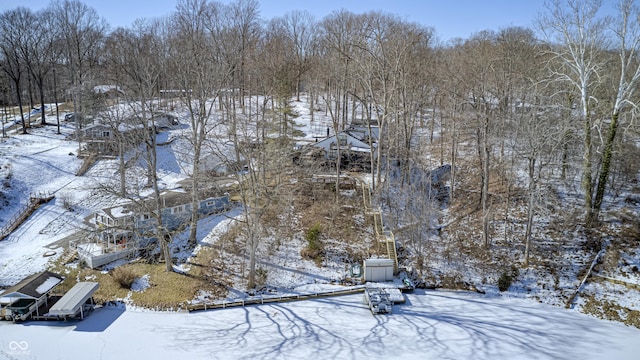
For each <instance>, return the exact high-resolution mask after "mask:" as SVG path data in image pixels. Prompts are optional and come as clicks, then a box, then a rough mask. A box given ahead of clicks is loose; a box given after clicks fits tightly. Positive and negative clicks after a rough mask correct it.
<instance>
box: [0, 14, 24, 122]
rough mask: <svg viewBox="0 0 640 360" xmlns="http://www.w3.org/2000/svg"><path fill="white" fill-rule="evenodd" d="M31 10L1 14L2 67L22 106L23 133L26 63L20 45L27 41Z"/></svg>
mask: <svg viewBox="0 0 640 360" xmlns="http://www.w3.org/2000/svg"><path fill="white" fill-rule="evenodd" d="M30 14H31V12H30V11H29V10H28V9H26V8H22V7H20V8H17V9H15V10H9V11H7V12H4V13H2V14H1V15H0V50H1V58H0V67H2V71H4V72H5V74H7V76H8V77H9V78H10V79H11V81H13V86H14V88H15V94H16V100H17V103H18V107H19V108H20V119H21V122H22V133H23V134H26V133H27V124H26V122H25V119H24V110H23V107H22V88H21V86H22V79H23V77H22V75H23V73H24V65H23V64H24V63H23V61H22V57H21V54H20V46H21V44H22V43H23V42H24V41H25V38H26V34H25V32H26V29H27V28H28V26H29V23H28V19H29V18H30Z"/></svg>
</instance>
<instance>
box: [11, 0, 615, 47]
mask: <svg viewBox="0 0 640 360" xmlns="http://www.w3.org/2000/svg"><path fill="white" fill-rule="evenodd" d="M177 1H178V0H144V1H141V0H109V1H104V0H84V1H83V2H84V3H85V4H87V5H89V6H91V7H93V8H94V9H96V11H97V12H98V13H99V14H100V15H101V16H103V17H104V18H105V19H106V20H107V22H108V23H109V24H110V25H111V27H112V28H116V27H119V26H128V25H131V24H132V23H133V21H134V20H136V19H138V18H153V17H161V16H164V15H168V14H169V13H171V12H172V11H173V10H174V9H175V6H176V4H177ZM258 1H259V3H260V13H261V16H262V18H263V19H271V18H273V17H277V16H282V15H284V14H285V13H287V12H289V11H292V10H307V11H309V12H310V13H312V14H313V15H314V16H315V17H316V19H318V20H319V19H322V18H323V17H325V16H327V15H329V14H331V13H332V12H334V11H337V10H340V9H345V10H348V11H351V12H354V13H362V12H368V11H382V12H385V13H390V14H395V15H398V16H400V17H401V18H403V19H405V20H407V21H412V22H417V23H420V24H422V25H425V26H430V27H432V28H434V29H435V30H436V34H437V35H438V37H439V38H440V39H441V40H443V41H447V40H450V39H452V38H456V37H460V38H468V37H469V36H470V35H472V34H473V33H475V32H478V31H481V30H486V29H491V30H500V29H502V28H505V27H510V26H524V27H532V25H533V23H534V19H535V18H536V16H537V15H538V14H539V13H540V12H542V11H544V9H545V8H544V0H482V1H479V0H454V1H449V0H320V1H300V0H258ZM611 1H613V0H605V3H607V2H611ZM221 2H223V3H229V2H230V0H222V1H221ZM49 3H50V1H49V0H2V1H0V11H5V10H7V9H13V8H15V7H18V6H25V7H28V8H30V9H32V10H39V9H42V8H44V7H46V6H47V5H48V4H49Z"/></svg>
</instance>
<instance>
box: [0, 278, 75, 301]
mask: <svg viewBox="0 0 640 360" xmlns="http://www.w3.org/2000/svg"><path fill="white" fill-rule="evenodd" d="M62 280H64V278H63V277H62V276H60V275H58V274H56V273H53V272H51V271H43V272H41V273H38V274H34V275H31V276H29V277H27V278H26V279H24V280H22V281H21V282H19V283H18V284H16V285H14V286H12V287H10V288H9V289H7V290H6V291H5V292H3V293H2V294H0V303H4V304H8V303H11V302H13V301H14V300H15V299H23V298H26V299H38V298H40V297H42V296H43V295H45V294H47V293H48V292H49V291H51V289H53V288H54V287H56V286H57V285H58V284H59V283H61V282H62Z"/></svg>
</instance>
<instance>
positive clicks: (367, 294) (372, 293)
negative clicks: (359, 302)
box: [364, 287, 393, 315]
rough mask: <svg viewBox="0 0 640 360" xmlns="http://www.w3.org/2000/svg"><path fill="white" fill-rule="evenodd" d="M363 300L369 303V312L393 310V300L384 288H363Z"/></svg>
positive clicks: (389, 312)
mask: <svg viewBox="0 0 640 360" xmlns="http://www.w3.org/2000/svg"><path fill="white" fill-rule="evenodd" d="M364 300H365V302H366V303H367V304H368V305H369V309H371V313H372V314H373V315H377V314H391V312H392V311H393V301H391V297H390V295H389V293H388V292H387V291H386V290H385V289H384V288H370V287H368V288H366V289H365V290H364Z"/></svg>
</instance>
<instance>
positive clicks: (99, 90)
mask: <svg viewBox="0 0 640 360" xmlns="http://www.w3.org/2000/svg"><path fill="white" fill-rule="evenodd" d="M112 91H117V92H119V93H121V94H124V91H123V90H122V89H121V88H120V86H117V85H96V86H94V87H93V92H94V93H96V94H106V93H108V92H112Z"/></svg>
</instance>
